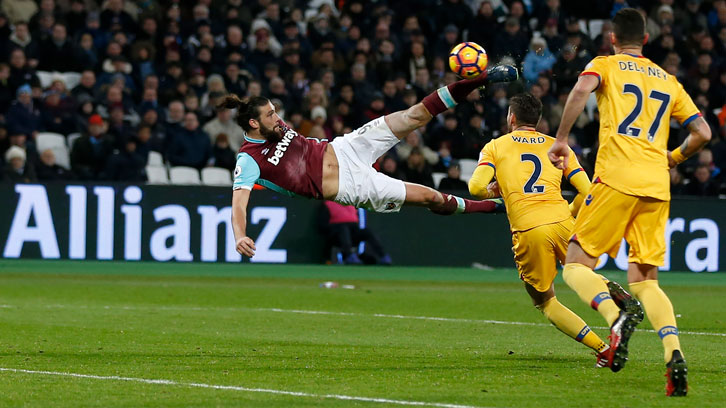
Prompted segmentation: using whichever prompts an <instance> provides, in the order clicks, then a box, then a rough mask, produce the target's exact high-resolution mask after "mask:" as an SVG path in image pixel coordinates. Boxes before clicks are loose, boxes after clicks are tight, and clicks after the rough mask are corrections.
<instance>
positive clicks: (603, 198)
mask: <svg viewBox="0 0 726 408" xmlns="http://www.w3.org/2000/svg"><path fill="white" fill-rule="evenodd" d="M669 211H670V202H669V201H662V200H656V199H654V198H650V197H637V196H631V195H628V194H623V193H621V192H619V191H617V190H615V189H613V188H612V187H609V186H607V185H605V184H603V183H595V184H593V185H592V188H591V189H590V194H588V196H587V197H586V198H585V201H584V203H583V206H582V207H581V208H580V212H579V213H578V214H577V220H576V221H575V228H574V229H573V236H572V240H574V241H577V242H578V243H579V244H580V246H581V247H582V249H583V250H584V251H585V252H586V253H587V254H588V255H590V256H595V257H597V256H600V255H602V254H603V253H607V254H608V255H610V256H611V257H613V258H614V257H616V256H617V254H618V250H619V249H620V243H621V241H622V238H623V237H624V238H625V240H626V241H627V242H628V244H630V252H629V253H628V262H634V263H638V264H646V265H655V266H661V265H663V260H664V257H665V227H666V223H667V222H668V213H669Z"/></svg>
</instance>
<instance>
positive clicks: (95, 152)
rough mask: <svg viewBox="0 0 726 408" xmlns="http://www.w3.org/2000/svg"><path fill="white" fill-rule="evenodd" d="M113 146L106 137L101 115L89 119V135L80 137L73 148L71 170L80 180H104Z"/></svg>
mask: <svg viewBox="0 0 726 408" xmlns="http://www.w3.org/2000/svg"><path fill="white" fill-rule="evenodd" d="M112 152H113V144H112V141H111V140H110V138H109V137H108V136H106V124H105V123H104V120H103V118H101V115H99V114H94V115H91V117H90V118H89V119H88V133H86V134H84V135H82V136H81V137H79V138H78V139H77V140H76V141H75V142H74V143H73V147H72V148H71V170H72V171H73V173H75V175H76V177H77V178H78V179H79V180H103V179H104V177H105V175H104V170H105V168H106V164H107V162H108V158H109V157H110V156H111V153H112Z"/></svg>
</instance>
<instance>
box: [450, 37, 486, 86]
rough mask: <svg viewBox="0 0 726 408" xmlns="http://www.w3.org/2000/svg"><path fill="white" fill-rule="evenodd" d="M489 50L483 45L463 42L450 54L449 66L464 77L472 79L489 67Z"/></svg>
mask: <svg viewBox="0 0 726 408" xmlns="http://www.w3.org/2000/svg"><path fill="white" fill-rule="evenodd" d="M488 62H489V59H488V58H487V52H486V51H484V48H482V46H481V45H479V44H477V43H473V42H463V43H461V44H459V45H457V46H456V47H454V49H452V50H451V53H450V54H449V67H450V68H451V70H452V71H454V72H455V73H456V74H457V75H459V76H460V77H462V78H466V79H471V78H476V77H478V76H479V75H481V73H482V72H484V70H485V69H486V68H487V63H488Z"/></svg>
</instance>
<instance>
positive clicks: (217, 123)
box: [202, 109, 244, 152]
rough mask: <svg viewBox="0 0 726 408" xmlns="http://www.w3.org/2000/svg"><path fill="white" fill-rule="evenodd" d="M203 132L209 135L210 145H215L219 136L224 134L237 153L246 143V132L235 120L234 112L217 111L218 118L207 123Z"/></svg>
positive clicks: (227, 110)
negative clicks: (243, 143) (244, 142)
mask: <svg viewBox="0 0 726 408" xmlns="http://www.w3.org/2000/svg"><path fill="white" fill-rule="evenodd" d="M202 130H203V131H204V133H206V134H207V135H209V139H210V143H215V141H216V140H217V136H218V135H219V134H220V133H224V134H225V136H226V139H227V144H228V145H229V148H231V149H232V150H233V151H235V152H236V151H237V150H239V148H240V146H242V142H243V141H244V130H242V128H241V127H240V125H238V124H237V122H236V121H235V120H234V118H233V111H232V110H229V109H217V110H216V117H215V118H214V119H212V120H210V121H209V122H207V123H206V124H205V125H204V126H203V127H202Z"/></svg>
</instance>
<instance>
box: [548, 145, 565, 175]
mask: <svg viewBox="0 0 726 408" xmlns="http://www.w3.org/2000/svg"><path fill="white" fill-rule="evenodd" d="M569 155H570V149H569V147H568V146H567V142H561V141H559V140H556V141H555V143H554V144H553V145H552V147H550V150H549V151H548V152H547V156H548V157H549V158H550V161H551V162H552V164H553V165H554V166H555V167H557V168H558V169H560V170H565V169H566V168H567V158H568V156H569Z"/></svg>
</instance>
